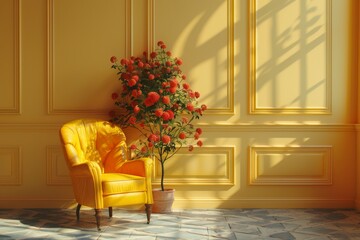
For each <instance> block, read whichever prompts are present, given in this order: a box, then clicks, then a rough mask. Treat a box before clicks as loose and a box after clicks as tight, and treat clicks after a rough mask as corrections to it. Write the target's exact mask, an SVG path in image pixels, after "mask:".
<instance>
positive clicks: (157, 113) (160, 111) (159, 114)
mask: <svg viewBox="0 0 360 240" xmlns="http://www.w3.org/2000/svg"><path fill="white" fill-rule="evenodd" d="M163 112H164V110H163V109H162V108H158V109H156V110H155V116H157V117H161V115H162V114H163Z"/></svg>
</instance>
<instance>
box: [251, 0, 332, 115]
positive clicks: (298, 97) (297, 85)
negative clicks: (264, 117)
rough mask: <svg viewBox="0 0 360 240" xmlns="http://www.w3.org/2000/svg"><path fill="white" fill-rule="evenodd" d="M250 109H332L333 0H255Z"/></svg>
mask: <svg viewBox="0 0 360 240" xmlns="http://www.w3.org/2000/svg"><path fill="white" fill-rule="evenodd" d="M249 4H250V13H249V16H250V19H249V22H250V28H249V29H250V33H249V34H250V41H249V42H250V63H249V64H250V83H249V85H250V93H249V94H250V100H249V103H250V113H254V114H273V113H277V114H298V113H301V114H314V113H316V114H328V113H330V112H331V37H332V36H331V1H330V0H318V1H304V0H294V1H287V0H277V1H271V0H251V1H250V3H249Z"/></svg>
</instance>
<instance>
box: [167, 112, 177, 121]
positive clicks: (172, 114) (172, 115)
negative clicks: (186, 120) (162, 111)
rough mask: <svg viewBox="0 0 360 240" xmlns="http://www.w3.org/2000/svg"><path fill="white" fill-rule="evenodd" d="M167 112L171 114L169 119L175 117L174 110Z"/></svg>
mask: <svg viewBox="0 0 360 240" xmlns="http://www.w3.org/2000/svg"><path fill="white" fill-rule="evenodd" d="M166 112H167V113H168V114H169V120H170V119H173V118H174V116H175V115H174V112H173V111H171V110H167V111H166Z"/></svg>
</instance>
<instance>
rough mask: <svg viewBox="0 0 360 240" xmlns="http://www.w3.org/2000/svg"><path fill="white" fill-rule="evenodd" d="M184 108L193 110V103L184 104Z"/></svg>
mask: <svg viewBox="0 0 360 240" xmlns="http://www.w3.org/2000/svg"><path fill="white" fill-rule="evenodd" d="M186 109H187V110H189V111H190V112H192V111H194V105H193V104H192V103H188V104H187V105H186Z"/></svg>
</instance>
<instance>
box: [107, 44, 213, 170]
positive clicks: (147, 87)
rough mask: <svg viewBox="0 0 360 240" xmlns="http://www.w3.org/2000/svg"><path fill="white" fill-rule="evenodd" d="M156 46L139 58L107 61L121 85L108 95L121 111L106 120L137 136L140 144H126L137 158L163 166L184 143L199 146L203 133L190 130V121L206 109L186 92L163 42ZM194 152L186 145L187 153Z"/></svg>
mask: <svg viewBox="0 0 360 240" xmlns="http://www.w3.org/2000/svg"><path fill="white" fill-rule="evenodd" d="M157 45H158V48H157V49H156V50H155V51H153V52H151V53H150V54H148V53H146V52H144V54H143V56H142V57H131V58H129V59H121V60H120V61H119V60H118V59H117V58H116V57H115V56H113V57H111V58H110V62H111V63H112V64H113V65H112V68H114V69H115V70H117V71H118V75H119V80H120V82H121V84H122V87H121V90H120V91H118V92H114V93H113V94H112V95H111V98H112V99H113V100H114V102H115V106H116V107H119V108H120V109H121V111H111V120H112V122H114V123H116V124H118V125H120V126H121V127H126V126H131V127H135V128H137V129H138V130H139V131H140V132H141V133H142V135H143V136H144V139H143V140H141V141H140V142H139V143H138V144H137V145H131V149H132V150H134V152H136V154H138V156H137V157H139V156H155V157H156V158H157V159H158V160H159V161H160V162H162V163H163V162H164V161H165V160H167V159H168V158H170V157H171V156H172V155H173V154H174V153H176V152H177V151H178V149H179V148H180V147H182V146H183V145H184V144H187V141H189V140H193V141H195V142H196V145H197V146H202V145H203V143H202V141H201V140H200V139H199V138H200V135H201V134H202V130H201V129H200V128H196V130H194V127H193V124H192V122H193V120H195V119H199V118H200V117H201V116H202V115H203V112H204V111H205V110H206V109H207V107H206V105H204V104H202V105H199V104H198V99H199V97H200V93H199V92H197V91H193V90H192V89H191V87H190V83H189V82H188V81H187V76H186V75H185V74H183V72H182V70H181V68H180V66H182V65H183V61H182V59H180V58H174V57H172V53H171V52H170V51H167V50H166V45H165V43H164V42H162V41H159V42H158V44H157ZM185 115H186V117H185ZM193 148H194V147H193V145H190V146H189V150H190V151H191V150H193ZM155 150H156V151H155Z"/></svg>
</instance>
